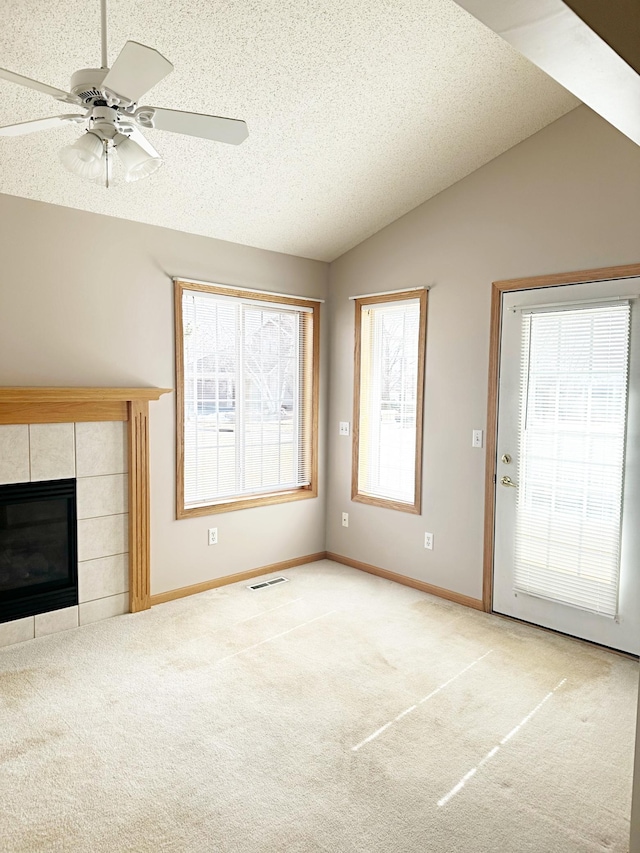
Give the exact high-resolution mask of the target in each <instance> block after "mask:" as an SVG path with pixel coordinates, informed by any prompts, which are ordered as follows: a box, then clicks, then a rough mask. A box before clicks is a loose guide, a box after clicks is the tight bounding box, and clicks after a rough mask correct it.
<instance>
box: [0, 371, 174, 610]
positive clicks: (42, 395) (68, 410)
mask: <svg viewBox="0 0 640 853" xmlns="http://www.w3.org/2000/svg"><path fill="white" fill-rule="evenodd" d="M169 391H171V388H100V387H91V388H53V387H44V388H36V387H5V388H0V424H52V423H82V422H86V421H126V422H127V423H128V436H129V442H128V443H129V449H128V460H129V465H128V469H129V475H128V477H129V610H130V612H131V613H137V612H138V611H140V610H148V609H149V607H150V606H151V567H150V559H149V550H150V534H149V401H150V400H157V399H159V397H161V396H162V394H168V393H169Z"/></svg>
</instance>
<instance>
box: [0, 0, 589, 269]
mask: <svg viewBox="0 0 640 853" xmlns="http://www.w3.org/2000/svg"><path fill="white" fill-rule="evenodd" d="M108 20H109V59H110V61H111V62H113V60H114V59H115V57H116V56H117V54H118V52H119V50H120V48H121V46H122V45H123V44H124V42H125V41H126V40H127V39H133V40H136V41H139V42H142V43H143V44H148V45H150V46H152V47H155V48H157V49H158V50H159V51H160V52H161V53H162V54H163V55H164V56H166V57H167V58H168V59H169V60H170V61H171V62H172V63H173V64H174V66H175V71H174V72H173V73H172V74H171V75H169V76H168V77H167V78H166V79H165V80H163V81H162V82H161V83H160V84H158V85H157V86H156V87H155V88H154V89H153V90H152V91H151V92H150V93H149V94H148V95H146V96H145V97H144V98H143V102H144V103H145V104H150V105H153V106H165V107H172V108H175V109H183V110H194V111H197V112H205V113H212V114H214V115H223V116H230V117H234V118H242V119H244V120H245V121H246V122H247V124H248V127H249V134H250V135H249V138H248V139H247V140H246V141H245V142H244V143H243V144H242V145H240V146H237V147H235V146H229V145H223V144H219V143H213V142H207V141H205V140H201V139H194V138H188V137H184V136H176V135H173V134H170V133H166V132H163V131H158V130H149V131H145V134H146V135H147V136H148V138H149V139H150V141H151V142H152V143H153V145H154V146H155V147H156V148H157V149H158V151H159V152H160V154H161V155H162V157H163V158H164V161H165V162H164V166H163V167H162V168H161V169H160V170H159V171H158V172H156V173H155V174H154V175H152V176H151V177H150V178H147V179H145V180H142V181H139V182H136V183H133V184H126V183H124V182H122V181H120V183H117V184H116V185H115V186H112V187H111V188H110V189H108V190H107V189H105V188H103V187H100V186H96V185H95V184H92V183H84V182H83V181H82V180H81V179H79V178H77V177H76V176H75V175H71V174H69V173H68V172H66V171H65V169H64V168H63V167H62V165H61V164H60V161H59V157H58V152H59V150H60V149H61V148H62V147H63V146H64V145H67V144H69V143H71V142H73V141H74V140H75V139H76V138H77V137H78V135H79V134H80V133H81V132H82V131H81V130H80V129H79V128H78V127H76V126H72V125H66V126H62V127H60V128H57V129H55V130H53V131H48V132H44V133H34V134H31V135H29V136H24V137H12V138H0V192H4V193H8V194H12V195H17V196H23V197H26V198H32V199H38V200H41V201H44V202H50V203H53V204H60V205H65V206H68V207H74V208H79V209H81V210H88V211H93V212H96V213H104V214H108V215H111V216H117V217H121V218H124V219H132V220H136V221H139V222H146V223H151V224H154V225H162V226H166V227H169V228H175V229H178V230H181V231H187V232H192V233H195V234H203V235H207V236H210V237H217V238H220V239H224V240H231V241H233V242H237V243H244V244H247V245H251V246H259V247H262V248H266V249H272V250H275V251H281V252H287V253H291V254H296V255H301V256H305V257H311V258H317V259H320V260H332V259H334V258H335V257H337V256H339V255H340V254H342V253H343V252H344V251H346V250H347V249H349V248H351V247H352V246H354V245H356V244H357V243H359V242H361V241H362V240H363V239H365V238H366V237H368V236H370V235H371V234H373V233H375V232H376V231H378V230H379V229H380V228H382V227H384V226H385V225H387V224H388V223H389V222H392V221H393V220H394V219H397V218H398V217H399V216H401V215H402V214H404V213H406V212H407V211H409V210H411V209H412V208H414V207H416V206H417V205H418V204H420V203H422V202H423V201H425V200H427V199H428V198H431V197H432V196H433V195H435V194H436V193H438V192H440V191H441V190H443V189H445V188H446V187H448V186H450V185H451V184H453V183H455V182H456V181H458V180H460V179H461V178H463V177H464V176H465V175H467V174H469V173H470V172H472V171H473V170H475V169H477V168H478V167H480V166H482V165H483V164H485V163H487V162H488V161H489V160H491V159H493V158H494V157H496V156H498V155H499V154H501V153H502V152H503V151H505V150H507V149H508V148H510V147H511V146H513V145H515V144H516V143H518V142H520V141H521V140H523V139H525V138H526V137H528V136H530V135H531V134H533V133H535V132H536V131H538V130H540V129H541V128H542V127H544V126H545V125H547V124H549V123H550V122H552V121H554V120H555V119H557V118H559V117H560V116H562V115H563V114H564V113H566V112H568V111H569V110H571V109H572V108H573V107H575V106H577V104H578V101H577V100H576V99H575V98H574V97H573V96H572V95H569V94H568V93H567V92H566V91H565V90H564V89H562V88H561V87H560V86H558V85H557V84H556V83H555V82H553V81H552V80H551V79H550V78H549V77H547V76H546V75H545V74H544V73H543V72H541V71H539V70H538V69H537V68H535V67H534V66H533V65H531V64H530V63H529V62H528V61H527V60H526V59H524V58H522V57H521V56H520V55H518V54H517V53H516V52H515V51H514V50H513V49H512V48H511V47H510V46H509V45H508V44H506V43H505V42H503V41H502V40H501V39H500V38H499V37H498V36H497V35H495V34H494V33H492V32H490V31H489V30H488V29H487V28H485V27H484V26H483V25H482V24H481V23H479V22H478V21H477V20H475V19H474V18H472V17H471V16H470V15H469V14H468V13H467V12H465V11H464V10H462V9H461V8H460V7H459V6H458V5H456V3H454V2H453V0H155V2H153V3H149V2H145V0H111V2H110V3H109V9H108ZM99 22H100V5H99V0H55V2H50V0H49V2H47V0H0V65H2V66H3V67H5V68H9V69H11V70H13V71H16V72H18V73H20V74H24V75H26V76H29V77H33V78H36V79H38V80H41V81H44V82H46V83H49V84H51V85H54V86H58V87H60V88H63V89H67V88H68V86H69V78H70V77H71V74H72V73H73V72H74V71H76V70H78V69H80V68H86V67H97V66H99V64H100V34H99ZM69 111H72V110H69V108H68V107H67V106H65V105H63V104H60V103H59V102H57V101H55V100H52V99H51V98H49V97H47V96H46V95H43V94H40V93H39V92H35V91H32V90H28V89H24V88H22V87H19V86H15V85H12V84H10V83H8V82H5V81H0V125H5V124H13V123H15V122H18V121H26V120H28V119H35V118H40V117H43V116H50V115H56V114H59V113H66V112H69ZM116 177H117V175H116Z"/></svg>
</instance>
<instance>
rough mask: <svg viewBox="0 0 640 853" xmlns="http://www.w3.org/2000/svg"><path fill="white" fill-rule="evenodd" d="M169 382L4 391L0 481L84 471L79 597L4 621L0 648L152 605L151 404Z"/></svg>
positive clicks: (0, 391) (79, 476)
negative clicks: (155, 385) (71, 602)
mask: <svg viewBox="0 0 640 853" xmlns="http://www.w3.org/2000/svg"><path fill="white" fill-rule="evenodd" d="M169 390H170V389H165V388H6V387H5V388H0V484H6V483H26V482H35V481H43V480H58V479H64V478H69V477H75V478H76V480H77V509H78V523H77V525H78V526H77V532H78V602H79V603H78V604H77V605H75V606H74V607H66V608H63V609H61V610H53V611H50V612H48V613H42V614H39V615H37V616H27V617H26V618H23V619H16V620H14V621H10V622H3V623H0V646H6V645H10V644H12V643H19V642H22V641H24V640H29V639H32V638H33V637H34V636H35V637H37V636H42V635H44V634H51V633H54V632H56V631H64V630H66V629H68V628H73V627H76V626H77V625H84V624H87V623H89V622H95V621H97V620H98V619H105V618H107V617H109V616H116V615H118V614H120V613H126V612H128V611H129V612H132V613H135V612H138V611H140V610H147V609H148V608H149V606H150V566H149V429H148V415H149V411H148V410H149V401H150V400H157V399H158V398H159V397H160V395H161V394H165V393H167V392H168V391H169Z"/></svg>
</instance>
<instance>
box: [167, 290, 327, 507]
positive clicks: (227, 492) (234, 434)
mask: <svg viewBox="0 0 640 853" xmlns="http://www.w3.org/2000/svg"><path fill="white" fill-rule="evenodd" d="M318 322H319V305H318V303H316V302H311V301H307V300H299V299H294V298H289V297H284V296H282V297H281V296H274V295H271V294H264V293H253V292H249V291H240V290H233V289H231V288H227V287H222V286H214V285H201V284H192V283H186V282H181V281H177V282H176V373H177V382H176V385H177V396H178V406H177V419H178V423H177V438H178V449H177V491H178V495H177V515H178V518H184V517H186V516H190V515H206V514H209V513H212V512H224V511H227V510H233V509H241V508H245V507H249V506H258V505H260V504H266V503H280V502H283V501H290V500H298V499H300V498H307V497H315V496H316V495H317V432H318V430H317V412H318V331H319V329H318Z"/></svg>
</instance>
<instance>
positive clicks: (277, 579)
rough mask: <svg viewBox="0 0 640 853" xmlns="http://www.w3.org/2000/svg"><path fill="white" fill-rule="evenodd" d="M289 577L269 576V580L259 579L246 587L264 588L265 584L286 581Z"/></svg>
mask: <svg viewBox="0 0 640 853" xmlns="http://www.w3.org/2000/svg"><path fill="white" fill-rule="evenodd" d="M288 580H289V578H271V580H270V581H260V583H252V584H251V586H248V587H247V589H264V587H265V586H273V585H274V584H277V583H286V582H287V581H288Z"/></svg>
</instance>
